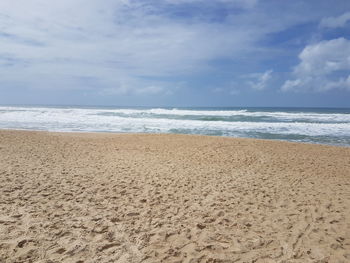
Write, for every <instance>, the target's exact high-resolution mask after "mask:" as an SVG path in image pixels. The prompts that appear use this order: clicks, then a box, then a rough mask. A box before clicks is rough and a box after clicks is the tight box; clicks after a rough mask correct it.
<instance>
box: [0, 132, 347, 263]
mask: <svg viewBox="0 0 350 263" xmlns="http://www.w3.org/2000/svg"><path fill="white" fill-rule="evenodd" d="M0 185H1V190H0V262H4V263H10V262H42V263H44V262H45V263H49V262H76V263H78V262H80V263H82V262H86V263H88V262H146V263H152V262H187V263H194V262H350V147H337V146H326V145H316V144H303V143H292V142H281V141H271V140H257V139H238V138H225V137H213V136H199V135H174V134H107V133H55V132H35V131H13V130H1V131H0Z"/></svg>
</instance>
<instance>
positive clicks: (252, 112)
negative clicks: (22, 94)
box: [0, 106, 350, 146]
mask: <svg viewBox="0 0 350 263" xmlns="http://www.w3.org/2000/svg"><path fill="white" fill-rule="evenodd" d="M0 129H25V130H46V131H64V132H74V131H79V132H116V133H125V132H131V133H133V132H135V133H139V132H142V133H181V134H202V135H214V136H230V137H248V138H261V139H276V140H287V141H297V142H308V143H321V144H332V145H343V146H350V109H340V108H337V109H335V108H334V109H332V108H161V107H159V108H157V107H154V108H146V107H79V106H50V107H48V106H0Z"/></svg>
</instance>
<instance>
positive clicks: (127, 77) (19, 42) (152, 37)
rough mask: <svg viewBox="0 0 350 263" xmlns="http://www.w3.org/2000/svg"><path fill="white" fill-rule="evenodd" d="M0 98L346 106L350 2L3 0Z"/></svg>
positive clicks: (102, 102)
mask: <svg viewBox="0 0 350 263" xmlns="http://www.w3.org/2000/svg"><path fill="white" fill-rule="evenodd" d="M0 104H75V105H116V106H118V105H120V106H303V107H306V106H309V107H322V106H323V107H350V1H348V0H333V1H329V0H327V1H322V0H317V1H313V0H308V1H300V0H295V1H281V0H264V1H263V0H211V1H209V0H187V1H186V0H162V1H155V0H144V1H142V0H138V1H133V0H119V1H118V0H104V1H99V0H50V1H47V0H1V1H0Z"/></svg>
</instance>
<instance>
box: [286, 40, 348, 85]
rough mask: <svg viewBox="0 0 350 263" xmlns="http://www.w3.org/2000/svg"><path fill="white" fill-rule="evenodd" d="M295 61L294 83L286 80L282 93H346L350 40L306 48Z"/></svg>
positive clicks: (327, 42)
mask: <svg viewBox="0 0 350 263" xmlns="http://www.w3.org/2000/svg"><path fill="white" fill-rule="evenodd" d="M299 59H300V60H301V62H300V63H299V65H297V66H296V67H295V68H294V71H293V75H294V76H295V79H293V80H287V81H286V82H285V83H284V85H283V86H282V90H283V91H288V90H294V91H297V90H313V91H327V90H331V89H348V90H350V85H349V80H350V79H349V76H350V40H347V39H345V38H338V39H333V40H324V41H321V42H319V43H317V44H313V45H308V46H306V47H305V48H304V50H303V51H302V52H301V53H300V54H299Z"/></svg>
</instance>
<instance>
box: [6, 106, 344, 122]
mask: <svg viewBox="0 0 350 263" xmlns="http://www.w3.org/2000/svg"><path fill="white" fill-rule="evenodd" d="M0 111H32V112H37V113H44V112H50V113H55V114H58V113H61V114H74V115H75V114H78V115H103V114H105V115H108V114H110V115H113V114H115V115H118V114H122V115H125V116H128V115H129V116H130V117H135V116H137V115H139V116H152V115H158V116H162V115H164V117H165V118H167V116H165V115H172V116H180V117H181V116H211V117H234V116H242V117H265V118H266V117H267V118H272V119H276V120H280V121H294V120H304V121H310V122H350V114H349V113H316V112H281V111H280V112H277V111H274V112H272V111H247V110H185V109H175V108H174V109H162V108H154V109H82V108H44V107H35V108H34V107H30V108H28V107H0Z"/></svg>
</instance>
